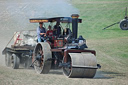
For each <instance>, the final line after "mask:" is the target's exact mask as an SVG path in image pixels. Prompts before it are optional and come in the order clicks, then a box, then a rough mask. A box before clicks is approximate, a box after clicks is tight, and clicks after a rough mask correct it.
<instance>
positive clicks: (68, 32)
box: [63, 28, 71, 37]
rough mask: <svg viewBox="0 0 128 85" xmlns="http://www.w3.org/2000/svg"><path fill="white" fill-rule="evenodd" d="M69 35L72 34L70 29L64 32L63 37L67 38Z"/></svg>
mask: <svg viewBox="0 0 128 85" xmlns="http://www.w3.org/2000/svg"><path fill="white" fill-rule="evenodd" d="M69 34H71V30H70V29H69V28H65V29H64V30H63V35H64V36H65V37H67V36H68V35H69Z"/></svg>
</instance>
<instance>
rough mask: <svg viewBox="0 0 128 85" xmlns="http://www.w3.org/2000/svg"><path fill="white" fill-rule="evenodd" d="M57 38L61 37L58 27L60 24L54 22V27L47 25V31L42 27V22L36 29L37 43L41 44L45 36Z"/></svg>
mask: <svg viewBox="0 0 128 85" xmlns="http://www.w3.org/2000/svg"><path fill="white" fill-rule="evenodd" d="M53 35H54V36H57V37H58V36H59V35H61V27H60V22H56V25H55V26H54V27H53V30H52V27H51V26H50V25H49V26H48V30H46V28H45V27H43V22H41V23H39V27H37V39H38V40H37V41H38V42H43V41H44V40H45V37H46V36H49V37H50V36H53Z"/></svg>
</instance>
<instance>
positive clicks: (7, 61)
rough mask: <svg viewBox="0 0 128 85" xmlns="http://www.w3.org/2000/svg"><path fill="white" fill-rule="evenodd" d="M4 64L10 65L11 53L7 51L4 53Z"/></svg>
mask: <svg viewBox="0 0 128 85" xmlns="http://www.w3.org/2000/svg"><path fill="white" fill-rule="evenodd" d="M5 65H6V66H7V67H10V66H11V53H9V52H7V53H6V54H5Z"/></svg>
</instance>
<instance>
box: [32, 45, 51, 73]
mask: <svg viewBox="0 0 128 85" xmlns="http://www.w3.org/2000/svg"><path fill="white" fill-rule="evenodd" d="M50 49H51V47H50V45H49V44H48V43H47V42H42V43H38V44H37V46H36V47H35V49H34V59H35V60H36V61H35V62H34V68H35V70H36V72H37V73H39V74H41V73H43V74H47V73H48V72H49V70H50V68H51V61H50V60H48V59H51V58H52V54H51V51H50Z"/></svg>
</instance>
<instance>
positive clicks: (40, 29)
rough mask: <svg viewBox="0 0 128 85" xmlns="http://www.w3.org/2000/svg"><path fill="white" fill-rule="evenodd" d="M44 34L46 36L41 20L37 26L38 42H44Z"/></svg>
mask: <svg viewBox="0 0 128 85" xmlns="http://www.w3.org/2000/svg"><path fill="white" fill-rule="evenodd" d="M45 36H46V29H45V28H44V27H43V22H40V23H39V27H37V38H38V42H44V37H45Z"/></svg>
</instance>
